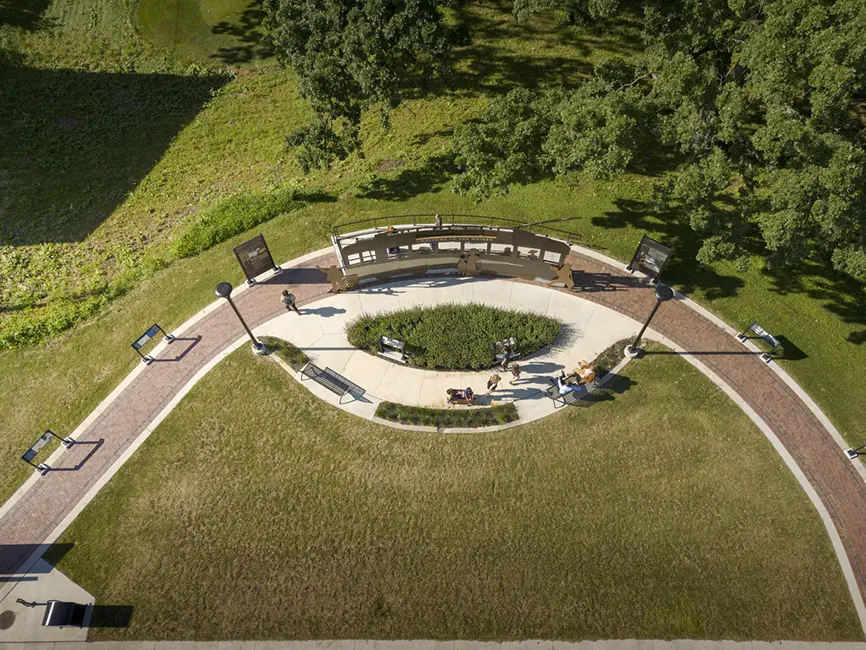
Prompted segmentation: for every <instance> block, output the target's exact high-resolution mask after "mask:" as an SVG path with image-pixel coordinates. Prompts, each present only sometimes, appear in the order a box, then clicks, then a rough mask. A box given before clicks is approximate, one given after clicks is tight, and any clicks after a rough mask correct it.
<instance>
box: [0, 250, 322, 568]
mask: <svg viewBox="0 0 866 650" xmlns="http://www.w3.org/2000/svg"><path fill="white" fill-rule="evenodd" d="M336 263H337V262H336V258H335V257H334V255H333V254H329V255H325V256H323V257H321V258H318V259H314V260H310V261H309V262H307V264H306V265H305V268H287V269H285V270H284V271H283V272H282V273H279V274H277V275H275V276H273V278H270V279H268V280H267V281H265V282H262V283H260V284H258V285H255V286H253V287H251V288H249V289H247V290H246V291H244V292H242V293H240V294H238V296H237V297H236V298H235V299H234V300H235V304H236V305H237V307H238V310H239V311H240V312H241V314H243V316H244V318H245V319H246V321H247V323H248V324H249V326H250V328H253V329H254V328H255V327H256V326H258V325H260V324H261V323H264V322H266V321H268V320H270V319H271V318H274V317H275V316H278V315H280V314H281V313H283V312H284V311H285V307H283V305H282V304H281V303H280V293H281V292H282V290H283V289H284V288H286V285H290V286H291V291H292V293H294V294H295V298H296V299H297V300H298V304H300V305H303V304H305V303H309V302H313V301H315V300H318V299H321V298H324V297H327V296H328V295H329V294H328V289H330V284H329V283H328V282H327V281H326V279H325V274H324V273H322V272H321V271H319V270H317V269H316V268H315V267H316V265H321V266H325V267H327V266H330V265H331V264H336ZM307 266H309V268H306V267H307ZM243 335H244V330H243V327H242V326H241V324H240V323H239V322H238V319H237V317H236V316H235V315H234V313H233V312H232V310H231V308H230V307H229V306H228V305H227V304H225V305H222V306H220V307H219V308H217V309H216V310H214V311H212V312H211V313H209V314H207V315H206V316H205V317H204V318H202V319H201V320H199V321H198V322H197V323H195V324H194V325H193V326H192V327H191V328H190V329H189V330H188V331H186V332H183V333H182V334H180V335H179V337H178V339H177V340H176V341H175V342H174V343H172V344H171V345H168V346H166V348H165V349H164V350H163V352H162V353H161V354H160V355H159V356H158V357H157V358H156V360H155V361H154V362H153V363H151V364H150V366H149V367H147V368H146V369H145V370H144V372H142V373H141V374H139V375H138V376H137V377H136V378H135V379H134V380H133V381H132V382H131V383H130V384H129V386H127V387H126V389H125V390H124V391H123V392H122V393H121V394H120V395H119V396H118V397H117V399H115V400H114V402H112V403H111V405H110V406H109V407H108V408H107V409H106V410H105V411H104V412H103V413H102V414H101V415H100V416H99V417H98V418H96V419H95V420H94V421H93V423H92V424H91V425H90V426H89V427H87V429H85V430H84V431H83V432H82V433H81V434H80V435H79V436H78V439H77V443H76V444H75V445H74V446H73V447H72V448H70V449H69V450H68V451H66V452H64V454H63V455H62V456H61V457H60V460H59V462H57V463H55V464H54V465H53V466H52V471H49V472H48V473H47V474H46V475H45V476H43V477H41V478H40V479H39V480H38V481H37V482H36V483H35V484H34V485H33V487H31V489H30V490H28V491H27V492H26V493H25V494H24V495H23V496H22V498H21V499H20V500H19V501H18V502H17V503H16V504H15V505H14V506H13V507H12V508H10V509H9V511H8V512H7V513H6V514H5V515H4V517H3V518H2V520H0V549H2V550H3V551H2V553H0V574H11V573H15V572H16V570H17V569H18V568H20V566H21V564H22V563H23V562H25V561H26V560H27V558H28V556H29V555H30V554H31V553H32V552H33V550H34V549H35V548H36V547H37V546H38V545H39V544H40V543H42V542H43V541H45V540H46V539H47V538H48V536H49V535H50V534H51V532H52V531H53V530H54V529H55V528H56V527H57V526H58V525H59V524H60V523H61V522H62V521H63V519H64V518H65V517H66V516H67V515H68V514H69V512H70V511H71V510H72V509H73V508H74V507H75V505H76V504H77V503H78V502H79V501H80V500H81V499H82V498H83V497H84V496H85V495H86V494H87V492H88V491H89V490H90V489H91V488H92V487H93V486H94V485H95V484H96V482H97V481H98V480H99V478H100V477H101V476H103V475H104V474H105V473H106V472H107V471H108V469H109V468H110V467H111V466H112V465H113V464H114V463H115V461H116V460H117V459H118V458H119V457H120V456H121V455H122V454H123V452H124V451H126V450H127V449H128V448H129V446H130V445H131V444H132V443H133V442H134V441H135V440H136V438H138V436H139V435H141V434H142V433H143V432H144V430H145V429H146V428H147V427H148V426H149V425H150V423H151V422H152V421H153V419H154V418H155V417H156V416H157V415H158V414H159V412H160V411H162V409H163V408H165V406H166V405H167V404H168V403H169V402H170V401H171V399H172V397H173V396H174V395H175V394H176V393H177V392H178V391H179V390H180V389H181V388H183V386H184V385H186V383H187V382H188V381H189V380H190V379H191V378H192V377H193V375H195V374H196V373H197V372H198V371H199V370H200V369H201V368H202V367H203V366H204V365H205V364H207V363H208V361H210V360H211V359H213V358H214V357H215V356H216V355H217V354H218V353H220V352H221V351H223V350H225V349H226V348H227V347H228V346H229V345H231V344H232V343H233V342H234V341H236V340H237V339H238V338H239V337H240V336H243ZM178 357H179V358H178Z"/></svg>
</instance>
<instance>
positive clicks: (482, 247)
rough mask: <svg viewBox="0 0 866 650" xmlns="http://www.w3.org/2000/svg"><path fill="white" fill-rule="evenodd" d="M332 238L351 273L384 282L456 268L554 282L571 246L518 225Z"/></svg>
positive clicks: (422, 229) (400, 230)
mask: <svg viewBox="0 0 866 650" xmlns="http://www.w3.org/2000/svg"><path fill="white" fill-rule="evenodd" d="M332 241H333V243H334V248H335V250H336V251H337V254H338V256H339V258H340V262H341V265H342V267H343V269H344V270H345V272H346V273H347V274H353V275H357V276H358V278H359V279H360V280H361V281H363V280H370V279H374V278H375V279H376V280H378V281H380V282H381V281H387V280H389V279H391V278H393V277H397V276H400V275H425V274H427V273H430V272H457V271H462V272H464V273H468V274H470V275H473V274H475V273H485V274H494V275H506V276H517V277H522V278H527V279H535V278H538V279H542V280H548V281H549V280H553V279H555V278H556V275H557V274H556V270H555V268H554V267H558V266H561V265H562V264H564V263H565V259H566V256H567V255H568V253H569V250H570V249H569V245H568V244H567V243H565V242H563V241H560V240H558V239H554V238H552V237H546V236H544V235H539V234H536V233H533V232H529V231H526V230H521V229H519V228H499V227H494V226H474V225H460V224H454V225H451V226H442V227H440V226H432V225H426V226H397V227H391V228H390V229H383V230H380V231H369V232H365V233H352V234H349V235H343V236H337V235H335V236H334V237H333V238H332ZM461 263H462V264H465V265H467V266H466V268H461Z"/></svg>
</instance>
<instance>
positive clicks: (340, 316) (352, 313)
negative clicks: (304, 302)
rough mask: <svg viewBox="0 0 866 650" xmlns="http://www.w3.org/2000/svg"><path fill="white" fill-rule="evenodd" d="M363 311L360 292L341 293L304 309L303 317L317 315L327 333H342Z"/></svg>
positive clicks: (320, 324)
mask: <svg viewBox="0 0 866 650" xmlns="http://www.w3.org/2000/svg"><path fill="white" fill-rule="evenodd" d="M361 311H362V310H361V297H360V296H359V295H358V294H356V293H341V294H339V295H336V296H334V297H333V298H329V299H327V300H322V301H319V302H316V303H315V304H314V305H313V306H310V307H307V308H305V309H303V310H302V311H301V317H302V318H308V317H310V316H312V315H315V316H316V318H317V319H318V321H319V326H320V327H321V328H322V331H323V332H324V333H325V334H341V333H343V332H345V331H346V324H347V323H348V322H349V321H351V320H352V319H353V318H355V317H356V316H358V315H359V314H361Z"/></svg>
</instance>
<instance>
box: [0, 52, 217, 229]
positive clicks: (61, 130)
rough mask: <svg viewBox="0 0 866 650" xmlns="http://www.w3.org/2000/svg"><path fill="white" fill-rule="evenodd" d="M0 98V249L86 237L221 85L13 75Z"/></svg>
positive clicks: (211, 79) (158, 77) (206, 80)
mask: <svg viewBox="0 0 866 650" xmlns="http://www.w3.org/2000/svg"><path fill="white" fill-rule="evenodd" d="M4 81H5V83H4V88H3V92H2V93H0V115H3V116H4V122H5V126H4V128H3V129H2V130H0V173H2V177H0V178H2V182H3V185H4V192H3V196H2V197H0V211H2V213H3V217H4V218H3V221H2V223H0V244H8V245H13V246H17V245H27V244H37V243H44V242H71V241H81V240H83V239H85V238H86V237H87V236H88V235H89V234H90V233H91V232H92V231H93V230H94V229H95V228H97V227H98V226H99V225H100V224H101V223H102V222H103V221H104V220H105V219H106V218H107V217H108V216H109V215H110V214H111V213H112V212H113V211H114V210H115V208H117V206H118V205H120V204H121V203H122V202H123V201H124V200H125V199H126V197H127V196H128V195H129V193H130V192H131V191H132V190H133V189H134V188H135V187H136V186H137V185H138V184H139V183H140V182H141V180H142V179H143V178H144V177H145V176H146V175H147V174H148V173H149V172H150V171H151V169H152V168H153V167H154V165H155V164H156V163H157V162H159V160H160V158H161V157H162V155H163V153H164V152H165V150H166V149H167V148H168V146H169V144H170V143H171V141H172V139H173V138H174V137H175V136H176V135H177V133H178V132H179V131H180V130H181V129H183V127H184V126H186V125H187V124H188V123H189V122H190V121H191V120H192V119H193V118H194V117H195V116H196V114H197V113H198V112H199V111H200V110H201V108H202V106H203V105H204V104H205V103H206V102H207V101H208V100H209V99H210V97H211V94H212V92H213V91H214V90H215V89H216V88H219V87H220V86H222V85H223V84H225V83H226V82H227V81H228V77H224V76H194V77H186V76H179V75H168V74H125V73H124V74H110V73H93V72H79V71H74V70H37V69H33V68H21V67H19V68H12V69H10V70H7V71H6V72H5V80H4Z"/></svg>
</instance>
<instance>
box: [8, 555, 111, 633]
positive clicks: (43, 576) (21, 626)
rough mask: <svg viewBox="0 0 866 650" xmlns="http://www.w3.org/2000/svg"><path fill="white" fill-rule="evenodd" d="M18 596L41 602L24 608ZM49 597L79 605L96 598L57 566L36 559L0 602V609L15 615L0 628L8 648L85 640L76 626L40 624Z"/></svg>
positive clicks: (29, 600) (85, 631)
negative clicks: (19, 644) (12, 644)
mask: <svg viewBox="0 0 866 650" xmlns="http://www.w3.org/2000/svg"><path fill="white" fill-rule="evenodd" d="M18 598H21V599H22V600H25V601H27V602H36V603H43V605H37V606H36V607H25V606H24V605H21V604H20V603H18V602H17V599H18ZM48 600H63V601H69V602H73V603H80V604H82V605H88V604H93V603H94V602H95V598H94V597H93V596H91V595H90V594H89V593H87V592H86V591H85V590H84V589H82V588H81V587H79V586H78V585H77V584H75V583H74V582H72V580H70V579H69V578H67V577H66V576H65V575H64V574H63V573H61V572H60V571H59V570H58V569H56V568H54V567H52V566H51V565H50V564H48V562H46V561H45V560H38V561H37V562H36V564H34V565H33V567H32V568H31V569H30V570H29V571H28V573H27V575H24V576H22V580H21V581H20V582H18V583H16V584H15V586H14V587H12V589H11V590H9V592H7V593H6V595H5V596H4V597H3V599H2V601H0V612H6V611H11V612H13V613H14V614H15V622H14V623H13V624H12V627H10V628H9V629H7V630H3V631H0V643H3V644H4V646H3V650H7V648H6V646H5V644H6V643H7V642H24V641H29V642H34V641H38V642H42V641H47V642H55V641H85V640H87V629H86V628H76V627H62V628H60V627H42V617H43V616H44V615H45V606H44V603H46V602H47V601H48ZM34 645H35V644H33V643H28V644H27V646H28V648H29V650H35V648H34Z"/></svg>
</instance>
